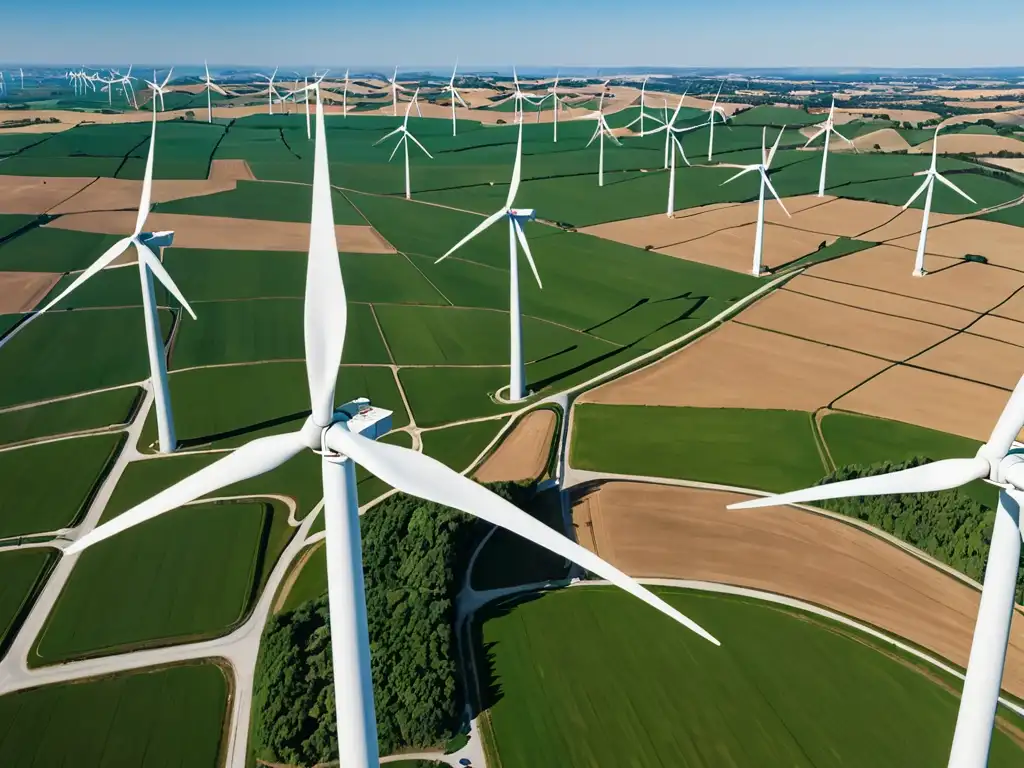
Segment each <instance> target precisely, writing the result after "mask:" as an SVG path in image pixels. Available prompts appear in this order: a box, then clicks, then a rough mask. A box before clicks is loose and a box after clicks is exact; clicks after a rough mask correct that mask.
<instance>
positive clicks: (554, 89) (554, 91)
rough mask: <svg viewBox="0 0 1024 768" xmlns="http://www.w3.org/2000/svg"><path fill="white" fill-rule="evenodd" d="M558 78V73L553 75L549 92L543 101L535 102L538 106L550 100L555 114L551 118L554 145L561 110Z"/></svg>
mask: <svg viewBox="0 0 1024 768" xmlns="http://www.w3.org/2000/svg"><path fill="white" fill-rule="evenodd" d="M558 77H559V73H558V72H556V73H555V82H554V83H553V84H552V86H551V90H550V91H549V93H548V95H547V96H545V97H544V98H543V99H541V100H540V101H538V102H537V105H538V106H540V105H541V104H543V103H544V102H545V101H546V100H547V99H551V108H552V109H553V110H554V112H555V114H554V116H553V117H554V125H555V141H554V143H555V144H557V143H558V113H559V112H560V111H561V110H562V97H561V96H559V95H558ZM537 117H538V119H539V118H540V112H537Z"/></svg>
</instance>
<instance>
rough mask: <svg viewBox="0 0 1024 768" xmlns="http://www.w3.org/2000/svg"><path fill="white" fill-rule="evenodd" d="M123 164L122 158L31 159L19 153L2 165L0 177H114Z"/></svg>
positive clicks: (0, 166)
mask: <svg viewBox="0 0 1024 768" xmlns="http://www.w3.org/2000/svg"><path fill="white" fill-rule="evenodd" d="M58 135H60V134H58ZM123 162H124V158H121V157H89V156H84V155H83V156H73V157H66V156H65V157H48V156H41V157H29V156H26V154H25V153H19V154H17V155H15V156H14V157H8V158H7V159H5V160H4V161H3V162H2V163H0V175H3V176H74V177H79V176H109V177H113V176H114V175H115V174H116V173H117V169H118V168H120V167H121V164H122V163H123Z"/></svg>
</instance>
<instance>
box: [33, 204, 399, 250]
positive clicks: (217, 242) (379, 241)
mask: <svg viewBox="0 0 1024 768" xmlns="http://www.w3.org/2000/svg"><path fill="white" fill-rule="evenodd" d="M47 226H49V227H55V228H57V229H70V230H75V231H78V232H99V233H103V234H111V235H119V234H125V233H129V232H131V231H132V230H133V229H134V227H135V212H134V211H103V212H99V213H75V214H69V215H67V216H61V217H60V218H59V219H57V220H55V221H53V222H51V223H50V224H48V225H47ZM146 227H147V229H150V230H152V231H154V232H155V231H161V230H172V231H173V232H174V233H175V236H174V244H175V246H177V247H179V248H212V249H224V250H242V251H298V252H301V253H305V252H306V251H307V250H309V224H306V223H304V222H284V221H262V220H259V219H230V218H226V217H222V216H191V215H187V214H179V213H152V214H150V215H149V218H147V219H146ZM334 229H335V232H336V233H337V237H338V249H339V250H340V251H343V252H346V253H394V252H395V249H394V248H393V247H392V246H391V244H390V243H388V242H387V241H386V240H384V238H383V237H381V236H380V235H379V234H378V233H377V230H375V229H374V228H373V227H365V226H351V225H342V224H338V225H336V226H335V227H334Z"/></svg>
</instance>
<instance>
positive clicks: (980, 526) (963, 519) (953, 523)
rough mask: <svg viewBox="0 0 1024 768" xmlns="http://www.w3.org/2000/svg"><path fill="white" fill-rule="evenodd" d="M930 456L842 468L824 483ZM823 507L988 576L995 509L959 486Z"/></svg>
mask: <svg viewBox="0 0 1024 768" xmlns="http://www.w3.org/2000/svg"><path fill="white" fill-rule="evenodd" d="M928 461H929V459H925V458H920V457H917V458H913V459H910V460H909V461H906V462H903V463H900V464H890V463H888V462H887V463H885V464H873V465H871V466H870V467H863V466H858V465H853V466H847V467H841V468H839V469H837V470H836V471H835V472H833V473H832V474H830V475H828V476H827V477H826V478H824V479H823V480H822V481H821V483H820V484H824V483H833V482H838V481H840V480H852V479H853V478H857V477H868V476H871V475H879V474H882V473H885V472H896V471H898V470H901V469H909V468H911V467H916V466H920V465H921V464H927V463H928ZM819 506H821V507H822V508H824V509H828V510H831V511H833V512H838V513H839V514H841V515H845V516H847V517H852V518H856V519H857V520H862V521H864V522H866V523H868V524H869V525H872V526H874V527H876V528H881V529H882V530H883V531H886V532H887V533H890V534H892V535H893V536H896V537H897V538H899V539H901V540H902V541H905V542H907V543H908V544H911V545H913V546H915V547H917V548H918V549H920V550H922V551H923V552H926V553H928V554H929V555H931V556H932V557H934V558H935V559H936V560H939V561H941V562H943V563H946V564H947V565H950V566H952V567H953V568H956V569H957V570H958V571H960V572H961V573H963V574H965V575H967V576H969V577H971V578H972V579H975V580H976V581H981V580H982V578H983V577H984V575H985V562H986V561H987V560H988V548H989V544H990V543H991V541H992V524H993V521H994V520H995V513H994V512H993V510H991V509H989V508H988V507H985V506H983V505H982V504H980V503H978V502H977V501H975V500H974V499H972V498H971V497H970V496H968V495H967V494H966V493H964V492H963V491H962V490H960V489H953V490H949V491H939V492H937V493H917V494H898V495H892V496H866V497H856V498H852V499H833V500H830V501H823V502H820V503H819ZM1022 565H1024V557H1022ZM1017 602H1018V603H1024V569H1021V570H1020V571H1018V573H1017Z"/></svg>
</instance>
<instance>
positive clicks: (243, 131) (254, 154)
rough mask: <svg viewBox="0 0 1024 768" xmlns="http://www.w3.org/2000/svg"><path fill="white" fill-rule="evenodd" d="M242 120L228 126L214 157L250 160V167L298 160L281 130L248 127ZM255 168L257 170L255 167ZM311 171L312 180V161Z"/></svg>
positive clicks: (216, 158) (217, 158)
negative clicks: (262, 163)
mask: <svg viewBox="0 0 1024 768" xmlns="http://www.w3.org/2000/svg"><path fill="white" fill-rule="evenodd" d="M247 119H248V118H247ZM242 122H243V121H235V123H234V124H233V125H232V126H231V127H229V128H228V130H227V133H225V135H224V139H223V141H221V143H220V144H219V145H218V146H217V151H216V152H214V154H213V159H215V160H248V161H249V163H250V167H251V165H252V164H253V163H259V162H265V163H266V162H269V163H285V164H287V163H294V162H297V161H298V159H299V158H298V156H297V155H296V154H295V153H294V152H292V150H291V149H290V148H289V147H288V145H287V144H286V143H285V141H284V137H283V136H282V134H281V132H280V131H279V130H268V129H263V128H247V127H243V126H242V125H241V123H242ZM253 170H254V171H255V168H253ZM309 173H310V178H309V180H310V181H312V164H311V163H310V166H309Z"/></svg>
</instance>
